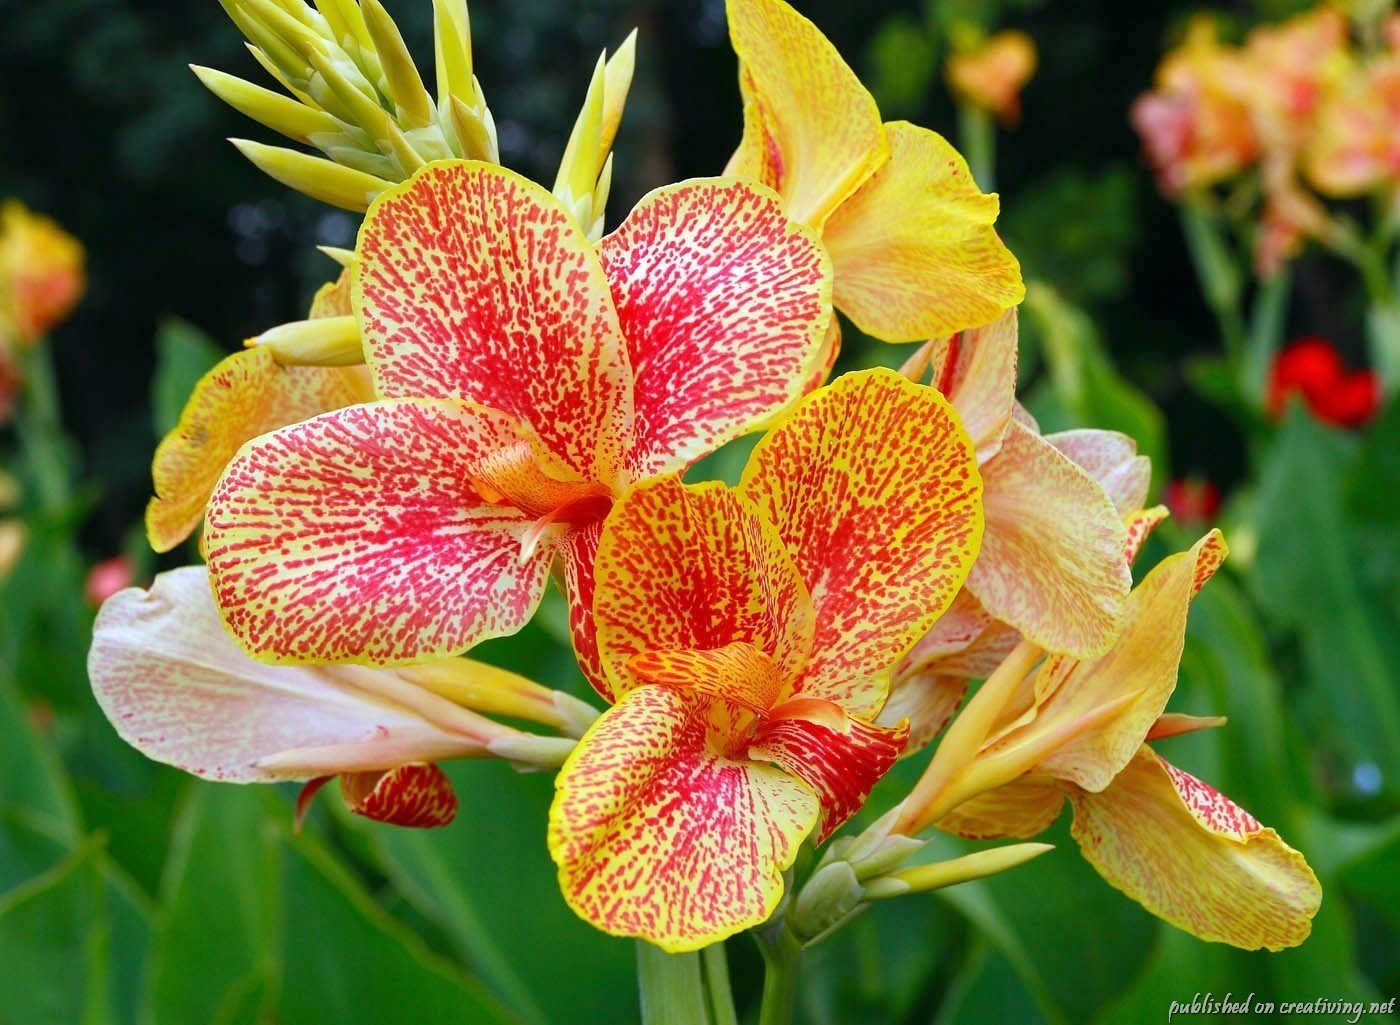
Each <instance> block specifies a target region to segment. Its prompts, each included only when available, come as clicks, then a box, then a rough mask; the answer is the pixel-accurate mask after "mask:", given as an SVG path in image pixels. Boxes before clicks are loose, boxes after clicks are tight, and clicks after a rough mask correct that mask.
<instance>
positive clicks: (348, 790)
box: [340, 762, 457, 829]
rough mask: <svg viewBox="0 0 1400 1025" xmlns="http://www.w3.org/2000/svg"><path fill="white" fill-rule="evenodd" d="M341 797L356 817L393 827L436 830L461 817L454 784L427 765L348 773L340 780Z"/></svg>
mask: <svg viewBox="0 0 1400 1025" xmlns="http://www.w3.org/2000/svg"><path fill="white" fill-rule="evenodd" d="M340 795H341V797H343V798H344V799H345V807H347V808H349V809H350V810H351V811H353V812H354V813H355V814H356V815H363V816H364V817H365V818H367V819H374V821H376V822H387V823H389V824H390V825H393V826H408V827H410V828H413V829H434V828H436V827H438V826H445V825H447V824H448V823H450V822H451V821H452V820H453V819H454V818H456V817H457V795H456V794H455V793H453V791H452V782H451V780H449V779H448V778H447V774H446V773H445V772H443V771H442V770H441V769H439V768H438V767H437V766H436V765H428V764H425V763H423V762H414V763H411V764H409V765H401V766H399V767H398V768H396V769H390V770H389V771H388V772H353V773H348V774H346V775H344V776H341V777H340Z"/></svg>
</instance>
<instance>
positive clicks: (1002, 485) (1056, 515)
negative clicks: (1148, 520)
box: [967, 422, 1132, 656]
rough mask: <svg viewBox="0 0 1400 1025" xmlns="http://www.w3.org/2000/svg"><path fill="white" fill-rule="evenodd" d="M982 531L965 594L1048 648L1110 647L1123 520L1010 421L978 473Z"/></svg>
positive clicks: (1081, 651)
mask: <svg viewBox="0 0 1400 1025" xmlns="http://www.w3.org/2000/svg"><path fill="white" fill-rule="evenodd" d="M982 480H983V483H984V485H985V487H986V515H987V533H986V537H985V538H984V539H983V541H982V554H981V555H980V556H979V557H978V559H977V563H976V565H974V566H973V567H972V575H971V576H970V577H969V578H968V581H967V587H968V590H969V591H971V592H972V593H973V594H974V595H976V597H977V600H978V601H980V602H981V603H982V604H983V606H985V607H986V609H987V611H988V612H990V613H991V614H992V615H993V616H994V617H996V618H997V619H1000V620H1002V621H1003V622H1005V623H1009V624H1011V625H1012V626H1014V627H1015V628H1016V629H1018V630H1019V631H1021V633H1022V634H1023V635H1024V636H1025V637H1026V638H1027V639H1029V640H1032V641H1034V642H1035V643H1036V644H1038V645H1040V646H1041V647H1043V648H1046V649H1048V650H1051V651H1060V652H1069V653H1071V654H1075V655H1079V656H1089V655H1096V654H1099V653H1101V652H1103V651H1104V650H1106V649H1107V648H1108V646H1109V645H1110V644H1112V643H1113V638H1114V637H1115V636H1116V634H1117V632H1118V627H1119V624H1120V622H1121V619H1122V615H1123V599H1124V598H1125V597H1126V596H1127V593H1128V588H1129V587H1130V586H1131V584H1132V577H1131V575H1130V574H1129V572H1128V563H1127V560H1126V559H1125V558H1124V555H1123V551H1124V544H1125V537H1124V529H1123V522H1122V520H1121V518H1120V517H1119V515H1118V512H1117V510H1115V509H1114V508H1113V503H1112V502H1110V501H1109V500H1108V496H1107V495H1105V494H1104V491H1103V489H1102V488H1101V487H1099V486H1098V484H1096V483H1095V482H1094V480H1093V479H1092V478H1091V477H1090V476H1089V475H1088V474H1087V473H1085V472H1084V471H1083V470H1081V469H1080V468H1079V467H1077V466H1075V465H1074V463H1072V462H1070V461H1069V459H1067V458H1066V457H1065V456H1063V455H1061V454H1060V453H1059V452H1058V451H1056V449H1055V448H1054V446H1052V445H1051V444H1050V443H1049V442H1047V441H1046V440H1045V439H1044V438H1041V437H1039V436H1037V435H1036V434H1034V433H1032V432H1031V431H1030V430H1027V429H1026V428H1024V427H1022V426H1021V425H1020V424H1019V423H1015V422H1013V423H1012V424H1011V425H1010V426H1009V427H1008V429H1007V431H1006V435H1005V436H1004V437H1003V438H1002V448H1001V451H1000V452H999V453H997V456H996V458H994V459H992V460H991V461H989V462H988V463H986V464H985V465H984V466H983V467H982Z"/></svg>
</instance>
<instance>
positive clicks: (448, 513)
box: [205, 399, 552, 664]
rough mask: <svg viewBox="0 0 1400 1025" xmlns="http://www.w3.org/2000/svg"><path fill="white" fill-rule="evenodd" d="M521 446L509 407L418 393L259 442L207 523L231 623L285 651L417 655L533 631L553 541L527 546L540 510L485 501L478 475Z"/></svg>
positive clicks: (286, 655) (272, 649) (266, 650)
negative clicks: (505, 410) (525, 550)
mask: <svg viewBox="0 0 1400 1025" xmlns="http://www.w3.org/2000/svg"><path fill="white" fill-rule="evenodd" d="M521 443H524V444H529V443H530V440H529V439H528V437H527V436H526V434H525V432H524V431H523V428H522V427H521V425H520V424H519V423H518V421H515V420H513V419H512V418H511V417H508V416H506V415H505V414H502V413H498V412H496V411H493V410H487V409H484V408H482V407H479V406H471V405H468V404H467V403H462V402H450V401H442V402H431V401H427V400H419V401H415V400H410V399H398V400H390V401H385V402H377V403H371V404H368V405H362V406H352V407H350V408H348V409H344V410H340V411H339V412H335V413H328V414H326V415H324V416H321V417H317V418H316V419H314V420H308V421H306V422H305V423H302V424H297V425H295V426H294V427H288V428H284V429H282V430H280V431H277V432H275V433H273V434H269V435H265V436H264V437H262V438H259V439H257V440H256V441H254V442H251V443H249V444H248V445H247V446H246V447H245V448H244V450H243V452H242V453H241V454H240V455H239V456H238V458H237V459H235V460H234V461H233V463H232V464H230V466H229V468H228V470H227V471H226V472H225V473H224V476H223V478H222V480H220V482H219V485H218V487H217V488H216V489H215V492H214V497H213V500H212V501H211V503H210V507H209V519H208V524H207V527H206V533H205V539H206V543H207V544H206V547H207V550H208V557H209V567H210V570H211V571H212V573H213V579H214V593H215V597H216V598H217V600H218V602H219V606H220V609H221V610H222V612H223V615H224V621H225V622H226V623H227V624H228V626H229V627H230V628H231V629H232V630H233V632H234V633H235V634H236V635H237V636H238V638H239V639H240V640H241V641H242V642H243V644H244V645H245V646H246V647H247V648H248V649H249V650H250V651H252V652H255V653H257V654H258V656H259V657H261V658H264V659H266V660H268V661H281V662H296V661H322V662H343V661H365V662H372V663H381V664H388V663H402V662H409V661H415V660H420V659H423V658H426V657H429V656H431V655H450V654H456V653H459V652H461V651H464V650H465V649H466V648H468V647H470V646H471V645H472V644H475V643H476V642H478V641H480V640H484V639H485V638H487V637H493V636H499V635H501V634H507V633H512V632H514V631H516V630H518V629H519V628H520V627H521V626H523V625H524V624H525V622H526V621H527V620H528V619H529V618H530V615H531V614H532V613H533V612H534V610H535V606H536V605H538V603H539V600H540V597H541V596H542V594H543V593H544V585H545V580H546V576H547V574H548V571H549V563H550V559H551V556H552V552H551V550H550V549H548V548H546V549H542V550H539V551H536V552H535V553H534V554H532V555H531V556H530V557H529V558H523V556H522V550H521V538H522V536H523V535H524V533H525V531H526V530H527V529H528V528H529V526H530V524H531V522H532V520H533V517H532V516H531V515H530V514H528V513H524V512H521V511H519V510H517V509H515V508H513V507H511V506H508V505H493V504H491V503H489V502H486V501H485V500H483V499H482V498H481V496H480V495H479V494H478V493H477V492H476V490H475V489H474V488H473V486H472V484H471V480H472V477H473V473H474V471H475V470H476V469H477V467H478V466H479V465H480V463H481V462H482V461H483V460H485V459H487V458H489V457H490V456H491V455H493V454H494V453H497V452H499V451H500V450H501V449H503V448H507V447H510V446H514V445H519V444H521Z"/></svg>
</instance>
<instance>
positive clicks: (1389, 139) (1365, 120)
mask: <svg viewBox="0 0 1400 1025" xmlns="http://www.w3.org/2000/svg"><path fill="white" fill-rule="evenodd" d="M1393 20H1394V21H1395V23H1396V24H1400V19H1393ZM1303 156H1304V158H1305V160H1306V169H1307V174H1308V178H1309V180H1310V181H1311V182H1312V184H1313V185H1314V186H1316V187H1317V188H1318V189H1319V190H1320V191H1322V192H1324V193H1326V194H1327V195H1330V196H1339V197H1351V196H1359V195H1364V194H1365V193H1368V192H1373V191H1376V190H1380V189H1384V188H1386V187H1387V186H1390V187H1394V184H1395V182H1396V181H1397V180H1400V47H1397V48H1396V49H1394V50H1392V51H1391V52H1389V53H1387V54H1385V55H1384V56H1381V57H1378V58H1377V59H1375V60H1374V61H1372V62H1371V63H1370V64H1369V65H1367V66H1366V67H1364V68H1355V69H1353V70H1352V72H1351V74H1350V75H1349V76H1348V78H1347V81H1346V83H1345V84H1344V85H1343V86H1341V87H1340V88H1338V89H1337V90H1335V91H1333V92H1331V93H1330V94H1328V95H1327V96H1326V97H1325V98H1324V100H1323V102H1322V107H1321V109H1320V110H1319V111H1318V114H1317V130H1316V132H1315V133H1314V134H1313V136H1312V139H1311V144H1310V145H1309V146H1308V147H1307V149H1306V150H1305V151H1304V154H1303Z"/></svg>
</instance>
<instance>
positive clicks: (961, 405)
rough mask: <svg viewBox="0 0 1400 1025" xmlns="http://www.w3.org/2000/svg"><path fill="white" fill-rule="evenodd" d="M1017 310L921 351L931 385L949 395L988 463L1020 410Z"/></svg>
mask: <svg viewBox="0 0 1400 1025" xmlns="http://www.w3.org/2000/svg"><path fill="white" fill-rule="evenodd" d="M1017 341H1018V333H1017V328H1016V311H1015V310H1008V311H1007V312H1006V313H1004V314H1002V315H1001V316H1000V317H998V318H997V319H996V320H994V321H992V323H990V324H988V325H987V326H986V327H983V328H977V329H973V330H970V331H964V332H962V333H960V334H955V335H950V336H949V337H947V338H942V339H935V340H934V341H931V342H929V343H928V345H927V346H926V347H925V350H926V351H924V350H921V353H922V355H923V358H924V359H925V360H927V362H928V366H929V372H930V376H931V381H930V383H931V384H932V385H933V387H935V388H937V389H938V390H939V391H940V392H942V393H943V394H944V395H946V396H947V397H948V401H949V402H951V403H952V404H953V408H954V409H956V410H957V411H958V416H960V417H962V421H963V426H964V427H966V428H967V433H968V434H969V435H970V436H971V438H972V443H973V444H974V445H976V446H977V459H978V461H979V462H981V463H985V462H986V461H987V460H988V459H990V458H992V456H994V455H996V454H997V450H998V449H1000V448H1001V438H1002V435H1003V434H1005V433H1006V426H1007V424H1009V423H1010V422H1011V411H1012V410H1013V409H1015V407H1016V347H1017Z"/></svg>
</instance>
